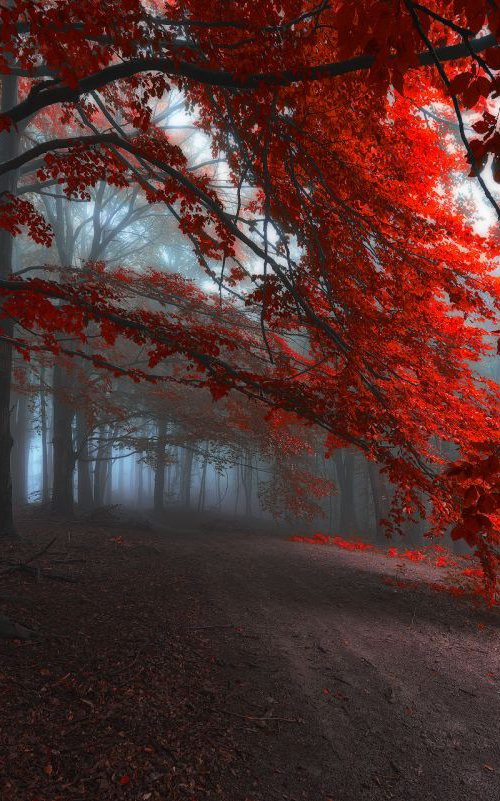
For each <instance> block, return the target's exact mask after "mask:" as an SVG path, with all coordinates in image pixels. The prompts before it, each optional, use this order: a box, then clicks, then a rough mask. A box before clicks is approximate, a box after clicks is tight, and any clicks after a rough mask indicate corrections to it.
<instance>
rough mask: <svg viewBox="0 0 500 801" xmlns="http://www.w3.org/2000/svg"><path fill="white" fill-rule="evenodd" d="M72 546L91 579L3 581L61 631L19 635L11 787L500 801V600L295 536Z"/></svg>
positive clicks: (301, 799)
mask: <svg viewBox="0 0 500 801" xmlns="http://www.w3.org/2000/svg"><path fill="white" fill-rule="evenodd" d="M51 533H52V532H51ZM114 534H121V535H123V537H124V540H125V542H124V543H120V542H118V543H116V542H112V541H111V538H112V536H113V535H114ZM47 536H48V535H47ZM66 536H67V531H66V530H64V532H63V531H62V530H61V538H62V537H66ZM39 539H41V540H43V532H42V534H39ZM59 541H60V540H59ZM31 549H32V548H31ZM28 550H29V548H27V551H28ZM64 551H65V555H64V556H63V557H61V561H62V562H63V563H64V565H67V567H66V566H65V567H64V568H63V569H65V570H75V571H76V577H77V578H79V582H78V584H66V583H59V582H50V581H47V580H43V579H42V580H41V581H40V582H39V583H36V582H34V581H33V579H32V578H29V577H21V578H20V577H19V576H15V575H12V576H8V577H7V579H5V580H4V581H2V585H1V590H0V591H1V592H4V593H5V592H8V593H12V594H13V595H21V596H22V597H24V598H25V599H26V605H25V611H24V614H23V615H22V618H21V622H22V623H24V624H25V625H28V626H30V627H32V628H36V629H38V630H41V631H43V632H44V633H45V635H46V636H45V637H44V639H43V640H42V641H40V642H34V643H25V644H23V643H18V644H17V645H13V644H12V643H10V642H5V641H4V642H0V656H1V659H2V667H1V671H2V672H1V674H0V693H1V698H0V703H1V704H2V716H1V729H0V797H1V798H2V801H35V799H36V801H79V799H82V800H83V799H88V798H91V799H96V801H97V799H99V801H108V799H109V800H110V801H111V799H112V801H115V800H116V799H123V800H124V801H166V799H168V801H178V800H179V801H182V800H183V799H185V801H208V799H211V801H328V800H329V799H331V801H382V799H393V800H394V801H434V800H435V801H490V800H491V801H496V799H497V798H500V714H499V713H500V650H499V649H500V637H499V634H500V619H499V615H498V612H490V611H487V610H478V609H475V608H474V607H473V606H472V605H471V604H470V603H469V602H466V601H463V600H460V599H459V600H457V599H454V598H451V597H449V596H447V595H444V594H435V593H433V592H431V591H428V590H426V589H423V588H420V589H417V590H415V591H409V590H402V589H398V588H397V587H394V586H391V585H388V584H386V583H384V577H387V576H390V575H393V576H394V575H400V574H401V570H402V569H403V568H401V567H400V566H398V564H397V562H394V561H388V560H386V559H385V558H383V557H381V556H378V555H375V554H371V553H348V552H344V551H341V550H338V549H336V548H329V547H318V546H312V545H306V544H302V543H291V542H287V541H285V539H284V538H283V537H282V536H278V535H276V534H274V535H270V534H267V535H266V534H263V533H261V534H255V535H253V536H248V535H242V534H234V533H210V534H208V533H199V532H198V533H193V532H191V533H186V532H179V533H172V532H157V533H155V534H154V535H152V534H143V535H141V534H139V533H137V532H132V531H130V532H127V531H120V532H118V531H117V532H111V533H110V532H109V531H99V530H86V531H82V530H79V531H75V532H71V537H70V538H69V539H68V542H67V543H66V544H65V545H64ZM44 558H47V559H48V558H49V555H46V557H44ZM80 563H82V564H80ZM58 569H61V566H60V565H59V564H58ZM404 570H405V571H406V575H407V576H409V577H412V576H413V577H418V576H424V575H426V572H427V573H428V572H429V568H427V567H422V566H421V565H415V566H414V565H408V566H407V567H406V568H404ZM28 602H31V606H30V605H29V603H28ZM2 611H4V612H5V613H7V614H12V609H10V608H9V602H8V601H5V602H4V606H2ZM17 611H18V612H19V610H17Z"/></svg>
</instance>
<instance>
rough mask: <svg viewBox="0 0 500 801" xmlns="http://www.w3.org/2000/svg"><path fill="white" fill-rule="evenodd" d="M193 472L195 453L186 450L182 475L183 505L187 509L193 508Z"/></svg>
mask: <svg viewBox="0 0 500 801" xmlns="http://www.w3.org/2000/svg"><path fill="white" fill-rule="evenodd" d="M192 471H193V451H191V450H188V449H187V448H186V449H185V450H184V458H183V460H182V473H181V503H182V504H183V506H185V507H186V509H189V507H190V506H191V476H192Z"/></svg>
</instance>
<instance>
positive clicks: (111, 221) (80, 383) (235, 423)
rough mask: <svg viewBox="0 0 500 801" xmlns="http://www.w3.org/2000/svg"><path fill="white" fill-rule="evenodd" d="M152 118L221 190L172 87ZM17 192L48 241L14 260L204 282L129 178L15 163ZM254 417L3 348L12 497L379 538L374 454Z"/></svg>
mask: <svg viewBox="0 0 500 801" xmlns="http://www.w3.org/2000/svg"><path fill="white" fill-rule="evenodd" d="M159 119H160V122H161V125H162V127H164V128H165V129H166V130H169V132H170V135H171V136H172V135H175V136H177V137H178V142H179V144H181V145H182V148H183V149H184V151H185V152H188V153H189V154H190V156H191V164H192V169H196V168H197V167H198V166H203V168H204V169H207V166H208V167H209V168H210V169H212V170H213V178H212V182H213V185H214V186H216V187H217V189H218V190H219V191H220V192H224V191H225V190H226V191H227V192H228V196H230V195H229V193H230V192H231V191H232V190H231V187H230V185H229V183H228V179H227V165H226V164H225V163H224V162H220V161H218V160H213V161H211V159H210V152H209V148H208V146H207V145H208V143H207V140H206V137H205V136H204V134H202V133H201V132H200V131H199V130H198V129H197V128H196V127H195V126H194V125H193V121H192V119H191V118H190V117H189V116H188V114H187V113H186V111H185V108H184V105H183V101H182V98H174V99H173V100H170V105H169V106H168V107H167V108H166V109H163V110H162V111H161V115H160V117H159ZM28 169H29V170H30V171H31V170H32V166H31V165H30V166H29V167H28V168H27V170H28ZM31 174H32V173H31ZM248 191H249V192H251V191H253V190H252V189H251V188H248ZM18 193H19V194H21V195H23V194H29V196H30V197H31V198H35V199H36V204H37V206H38V207H39V209H40V211H41V212H43V213H44V215H46V217H47V219H48V221H49V222H50V224H51V226H52V228H53V231H54V234H55V239H54V244H53V246H52V247H51V248H50V249H49V250H47V248H45V247H41V246H40V247H39V246H37V245H35V244H34V243H33V242H32V241H31V240H29V239H28V238H27V237H24V236H19V237H17V238H16V240H15V243H14V272H15V273H16V274H19V275H27V274H29V275H36V276H37V277H43V276H44V275H45V276H50V275H51V268H50V266H53V267H57V269H60V268H63V269H67V270H75V269H78V268H79V267H80V266H82V265H85V264H87V263H89V262H90V263H99V262H102V263H105V264H106V265H110V266H112V267H116V266H118V265H123V266H124V267H133V268H134V269H135V270H137V269H138V270H141V268H144V269H145V268H149V267H154V269H155V270H159V271H163V272H166V273H173V274H174V273H176V274H179V275H181V276H182V277H183V278H184V279H187V280H188V281H190V282H193V284H194V285H196V286H197V287H198V288H199V289H200V290H201V291H203V292H205V291H207V292H208V291H210V292H213V289H214V287H213V284H212V283H211V282H210V280H209V279H208V278H207V276H206V274H204V273H203V271H202V269H201V268H200V266H199V264H198V262H197V260H196V257H195V255H194V253H193V250H192V248H191V245H190V242H189V240H188V239H187V237H185V235H184V234H183V233H182V232H180V231H179V228H178V223H177V220H176V218H175V216H172V215H170V216H169V215H168V214H166V212H165V209H164V208H160V207H157V206H154V205H151V204H150V203H149V202H148V201H147V200H146V198H145V197H143V196H142V194H141V190H139V189H138V188H134V189H126V190H119V189H116V187H109V186H106V185H105V184H98V185H97V186H96V187H95V188H94V189H91V190H90V193H91V199H90V201H88V200H83V201H81V202H80V201H75V200H71V201H69V200H68V199H67V198H66V197H65V196H64V194H62V192H60V191H58V186H57V184H55V185H54V186H52V187H51V186H49V187H47V184H46V183H45V184H44V186H43V188H42V187H41V186H38V185H37V184H36V183H26V180H23V174H22V172H21V175H20V176H19V189H18ZM33 265H35V266H34V267H33ZM49 265H50V266H49ZM52 274H53V273H52ZM144 302H145V303H148V301H147V300H146V301H144ZM149 306H150V307H151V308H152V307H154V304H153V303H152V302H151V301H150V302H149ZM129 347H130V346H129ZM121 356H122V357H123V353H122V354H121ZM141 357H142V354H141V353H140V352H139V353H138V352H137V350H136V351H133V350H132V349H130V354H129V364H130V365H131V366H134V365H140V364H141ZM483 372H484V373H485V374H487V375H489V376H490V377H493V378H496V379H497V380H498V379H499V378H500V365H499V363H498V360H494V359H492V360H491V361H489V362H488V363H486V364H483ZM266 420H267V418H266V410H265V409H263V408H260V407H259V406H258V405H257V404H255V403H253V402H252V401H249V400H248V399H246V398H244V397H243V398H238V397H235V393H231V395H230V396H229V398H227V399H224V400H222V401H219V402H218V403H215V402H214V401H213V400H212V397H211V395H210V393H209V392H208V390H199V389H193V390H190V388H189V387H177V388H175V387H174V388H172V385H170V386H169V388H168V390H166V389H164V388H162V387H160V386H158V385H148V384H144V383H141V384H140V385H139V384H134V383H133V382H132V381H130V380H129V379H128V378H112V377H110V374H109V372H107V371H103V370H100V369H98V368H97V367H95V366H94V365H93V364H92V362H91V361H90V362H82V361H81V360H78V359H74V360H72V359H69V358H67V357H61V358H59V359H58V360H56V363H55V364H54V360H53V359H52V358H47V359H45V358H44V357H43V355H39V356H32V358H31V361H30V362H29V363H27V362H25V361H23V359H22V358H21V356H19V355H16V356H15V369H14V392H13V396H12V407H11V430H12V436H13V439H14V446H13V450H12V482H13V497H14V502H15V505H16V506H17V507H22V506H24V505H26V504H32V505H40V506H41V508H42V510H44V511H46V512H50V513H51V514H54V515H56V516H62V517H65V516H66V517H71V516H72V515H73V514H74V513H76V514H78V515H88V514H89V513H90V514H91V513H92V511H93V510H96V509H97V510H102V509H103V507H112V506H114V505H120V506H124V507H128V508H130V509H133V510H139V511H140V512H141V513H143V514H144V515H146V514H150V513H154V515H155V516H156V517H157V518H158V517H159V518H160V519H162V520H164V521H166V520H168V516H169V514H171V513H172V511H173V510H178V511H179V510H181V509H182V510H184V511H185V512H187V511H188V510H189V511H190V513H192V514H194V515H197V514H200V515H207V514H210V513H214V514H216V515H227V516H231V517H240V518H241V517H244V518H245V520H246V521H247V522H251V521H253V522H256V521H257V520H258V519H260V520H262V521H271V520H272V519H280V520H282V521H285V522H286V523H287V524H289V526H291V527H296V528H297V529H301V530H307V529H308V528H311V527H316V528H321V530H322V531H325V532H328V533H329V534H333V533H335V534H340V535H342V536H359V537H362V538H363V539H365V540H367V541H372V542H376V543H378V544H380V545H382V544H384V543H386V542H387V540H386V537H385V533H384V529H383V526H382V525H381V523H380V521H381V519H382V518H384V516H385V515H386V514H387V512H388V509H389V506H390V502H391V494H392V488H391V486H390V484H389V482H388V480H387V478H386V477H385V476H384V474H383V473H381V472H380V470H379V468H378V466H377V465H376V464H375V463H373V462H369V461H367V460H366V459H365V458H364V456H363V455H362V454H361V453H360V452H358V451H356V450H355V449H342V450H337V451H335V452H334V453H333V454H332V455H331V458H325V452H324V446H323V439H324V436H323V434H322V432H321V431H318V430H314V429H313V428H310V427H309V428H304V427H303V426H296V431H293V430H290V427H288V428H287V431H286V432H284V433H283V434H282V435H279V434H278V435H277V434H276V430H275V429H273V428H272V427H270V426H269V425H268V424H267V422H266ZM229 421H232V422H231V424H229ZM292 429H293V426H292ZM441 447H442V449H445V445H442V446H441ZM447 448H448V450H442V453H443V455H444V456H445V457H449V458H450V459H452V458H454V456H456V453H454V452H453V446H449V445H448V446H447ZM54 465H55V466H56V469H55V470H54ZM424 532H425V523H424V521H415V522H413V523H408V524H406V527H405V533H406V535H407V541H408V543H409V544H412V545H417V546H418V545H419V544H420V543H421V542H422V537H423V534H424ZM449 544H451V543H449ZM452 547H453V548H454V549H455V550H459V551H460V550H463V549H464V547H465V548H466V546H464V545H463V544H462V543H452Z"/></svg>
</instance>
